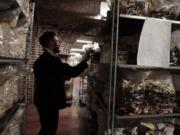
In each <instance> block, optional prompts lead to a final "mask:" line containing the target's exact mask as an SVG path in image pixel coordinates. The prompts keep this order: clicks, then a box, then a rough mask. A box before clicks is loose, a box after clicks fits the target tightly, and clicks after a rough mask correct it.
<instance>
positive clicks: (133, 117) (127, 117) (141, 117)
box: [115, 113, 180, 120]
mask: <svg viewBox="0 0 180 135" xmlns="http://www.w3.org/2000/svg"><path fill="white" fill-rule="evenodd" d="M115 117H116V119H117V120H123V119H126V120H127V119H163V118H180V113H173V114H163V115H160V114H157V115H156V114H153V115H133V116H119V115H115Z"/></svg>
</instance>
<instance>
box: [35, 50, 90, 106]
mask: <svg viewBox="0 0 180 135" xmlns="http://www.w3.org/2000/svg"><path fill="white" fill-rule="evenodd" d="M85 68H87V62H85V61H82V62H81V63H80V64H78V65H77V66H75V67H71V66H69V65H68V64H65V63H63V62H61V60H60V59H59V58H58V57H54V56H52V55H50V54H49V53H48V52H47V51H45V52H44V53H43V54H42V55H41V56H40V57H39V58H38V59H37V60H36V62H35V64H34V75H35V92H34V103H35V105H37V106H38V105H39V106H53V107H58V108H64V107H65V105H66V95H65V88H64V83H65V80H68V79H70V78H71V77H76V76H78V75H80V74H81V73H82V72H83V71H84V69H85Z"/></svg>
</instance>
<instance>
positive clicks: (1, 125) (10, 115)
mask: <svg viewBox="0 0 180 135" xmlns="http://www.w3.org/2000/svg"><path fill="white" fill-rule="evenodd" d="M23 101H24V99H23V100H20V101H18V102H17V103H16V104H15V105H14V106H13V107H12V108H11V109H9V110H8V111H7V112H6V114H5V116H4V117H3V118H2V119H0V134H1V132H3V130H4V129H5V128H6V127H7V125H8V124H9V122H10V121H11V119H12V118H13V116H14V114H15V113H16V112H17V110H18V108H19V106H20V104H21V103H23Z"/></svg>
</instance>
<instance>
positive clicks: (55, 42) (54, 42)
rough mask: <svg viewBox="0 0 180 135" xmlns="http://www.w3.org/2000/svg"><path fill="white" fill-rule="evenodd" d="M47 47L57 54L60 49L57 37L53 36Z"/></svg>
mask: <svg viewBox="0 0 180 135" xmlns="http://www.w3.org/2000/svg"><path fill="white" fill-rule="evenodd" d="M49 47H50V48H52V49H53V51H54V52H55V53H59V52H60V51H59V47H60V41H59V38H58V37H57V36H54V38H53V39H52V40H51V41H50V43H49Z"/></svg>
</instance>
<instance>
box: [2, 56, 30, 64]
mask: <svg viewBox="0 0 180 135" xmlns="http://www.w3.org/2000/svg"><path fill="white" fill-rule="evenodd" d="M24 62H27V59H16V58H7V57H0V63H24Z"/></svg>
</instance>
